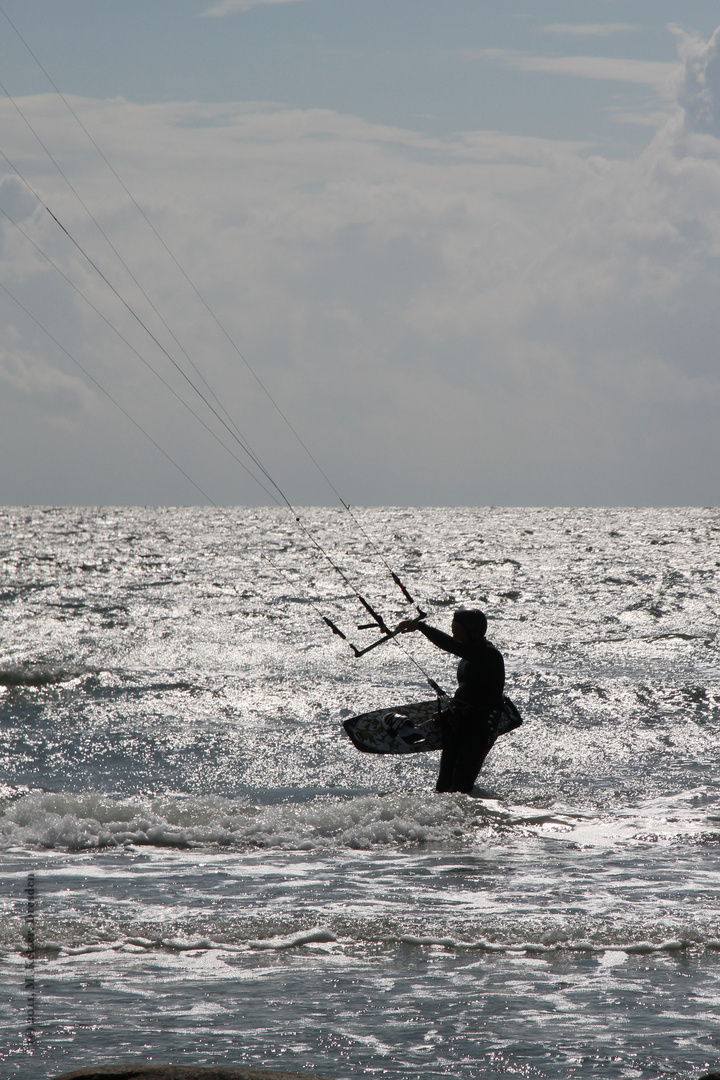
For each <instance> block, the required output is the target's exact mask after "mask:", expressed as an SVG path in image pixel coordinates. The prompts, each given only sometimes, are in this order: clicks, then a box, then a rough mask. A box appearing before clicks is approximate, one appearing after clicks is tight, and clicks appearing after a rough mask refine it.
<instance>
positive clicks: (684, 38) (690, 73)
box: [674, 27, 720, 137]
mask: <svg viewBox="0 0 720 1080" xmlns="http://www.w3.org/2000/svg"><path fill="white" fill-rule="evenodd" d="M674 31H675V34H676V36H677V38H678V51H679V53H680V56H681V58H682V60H683V76H682V80H681V83H680V87H679V90H678V101H679V103H680V105H681V106H682V108H683V110H684V112H685V118H686V123H687V126H688V128H689V129H690V130H692V131H696V132H699V133H706V134H708V135H714V136H715V137H720V27H719V28H718V29H717V30H716V31H715V33H714V34H713V35H712V37H711V38H710V40H709V41H708V42H704V41H702V39H700V38H698V37H695V36H690V35H688V34H685V33H683V31H682V30H680V29H678V28H674Z"/></svg>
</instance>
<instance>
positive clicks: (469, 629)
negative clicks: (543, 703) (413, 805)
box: [398, 608, 505, 793]
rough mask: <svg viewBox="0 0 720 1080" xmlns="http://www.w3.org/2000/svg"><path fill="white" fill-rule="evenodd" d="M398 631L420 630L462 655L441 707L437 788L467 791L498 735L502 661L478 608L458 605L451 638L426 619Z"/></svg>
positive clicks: (446, 649) (408, 621) (435, 642)
mask: <svg viewBox="0 0 720 1080" xmlns="http://www.w3.org/2000/svg"><path fill="white" fill-rule="evenodd" d="M398 630H399V631H400V632H401V633H403V634H407V633H410V632H412V631H413V630H419V631H420V633H421V634H424V635H425V637H426V638H427V639H428V641H431V642H432V643H433V645H436V646H437V648H438V649H442V650H443V651H444V652H449V653H452V654H453V655H454V656H459V657H460V663H459V664H458V669H457V678H458V688H457V690H456V691H455V695H454V697H453V699H452V704H451V705H450V707H449V708H448V709H444V710H443V716H442V735H443V751H442V755H441V757H440V771H439V773H438V778H437V783H436V785H435V790H436V791H462V792H466V793H467V792H470V791H472V789H473V785H474V784H475V781H476V779H477V776H478V773H479V772H480V769H481V767H482V764H483V762H484V760H485V758H486V757H487V755H488V753H489V751H490V749H491V748H492V745H493V743H494V742H495V739H496V737H497V727H496V721H497V720H498V719H499V716H500V710H501V709H502V705H503V689H504V687H505V663H504V661H503V658H502V654H501V653H500V651H499V650H498V649H496V648H495V646H494V645H492V644H491V643H490V642H489V641H488V640H487V638H486V637H485V633H486V631H487V618H486V617H485V614H484V612H482V611H480V610H478V609H471V608H459V609H458V610H457V611H456V612H455V614H454V616H453V621H452V637H451V636H450V635H449V634H445V633H444V632H443V631H442V630H437V629H436V628H435V627H434V626H428V625H427V623H425V622H418V621H417V620H411V619H406V620H404V621H403V622H401V623H400V625H399V626H398Z"/></svg>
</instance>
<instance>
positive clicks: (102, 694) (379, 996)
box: [0, 508, 720, 1080]
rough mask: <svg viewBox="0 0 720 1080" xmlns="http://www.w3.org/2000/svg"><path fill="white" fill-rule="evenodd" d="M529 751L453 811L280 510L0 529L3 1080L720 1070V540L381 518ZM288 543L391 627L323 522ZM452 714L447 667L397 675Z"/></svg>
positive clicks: (642, 527) (572, 522)
mask: <svg viewBox="0 0 720 1080" xmlns="http://www.w3.org/2000/svg"><path fill="white" fill-rule="evenodd" d="M359 517H360V518H361V519H362V523H363V526H364V527H365V529H366V530H367V531H368V533H369V534H371V536H372V537H373V539H374V540H375V541H376V543H377V545H378V546H379V547H380V548H381V549H382V551H383V553H384V554H385V556H386V557H387V558H388V560H389V561H390V562H391V564H392V565H393V567H394V568H395V569H396V570H398V571H399V572H400V574H401V576H402V578H403V580H404V581H405V583H406V584H407V586H408V587H409V588H410V590H411V592H413V593H415V594H417V598H418V600H419V601H420V602H421V603H422V604H423V606H425V607H426V608H427V610H428V611H429V612H430V618H431V620H432V621H433V622H435V623H436V624H437V625H439V626H441V627H443V628H445V629H448V627H449V622H450V617H451V612H452V609H453V607H454V606H455V605H458V604H461V603H462V604H467V605H481V606H483V607H484V608H485V610H486V611H487V612H488V615H489V617H490V630H489V636H490V637H491V639H492V640H493V641H494V642H495V643H496V644H497V645H498V646H499V647H500V648H501V649H502V651H503V653H504V655H505V658H506V666H507V671H508V692H509V693H510V694H511V696H512V697H513V699H514V700H515V702H516V703H517V704H518V706H519V707H520V709H521V711H522V713H523V715H524V717H525V724H524V726H523V727H522V728H521V729H519V730H518V731H515V732H513V733H511V734H510V735H508V736H505V737H503V738H502V739H501V740H500V741H499V742H498V744H497V746H496V747H495V748H494V750H493V751H492V753H491V755H490V757H489V759H488V762H487V764H486V766H485V767H484V769H483V772H482V773H481V776H480V780H479V786H478V787H477V788H476V791H475V793H474V794H473V796H471V797H467V796H461V795H444V796H438V795H436V794H435V793H434V791H433V787H434V779H435V773H436V771H437V763H438V755H437V754H428V755H423V754H418V755H411V756H405V757H376V756H373V755H362V754H359V753H358V752H357V751H356V750H354V749H353V747H352V745H351V744H350V742H349V740H348V739H347V738H346V736H345V735H344V733H343V731H342V727H341V721H342V719H343V718H344V717H346V716H348V715H351V714H352V713H356V712H361V711H363V710H365V709H369V708H374V707H378V706H381V705H389V704H393V703H399V702H402V701H411V700H421V699H423V698H427V697H428V696H429V693H430V692H429V690H428V686H427V684H426V682H425V681H424V676H423V674H422V672H421V670H420V669H419V668H418V667H416V666H415V665H414V664H413V662H412V660H411V659H410V658H409V657H408V655H407V654H406V653H405V652H404V651H403V650H402V649H401V648H399V647H395V646H393V645H385V646H383V647H382V648H379V649H376V650H374V651H373V652H371V653H369V654H368V655H367V656H366V657H363V658H362V659H360V660H356V659H354V658H353V656H352V653H351V651H350V650H349V649H348V647H347V645H346V644H345V643H344V642H342V641H341V640H340V639H339V638H338V637H335V636H333V635H331V633H330V632H329V630H328V628H327V627H326V626H325V624H324V623H323V622H322V615H327V616H329V617H330V618H331V619H332V620H333V621H334V622H336V623H337V624H338V625H339V626H340V627H341V628H342V629H343V630H344V631H345V632H346V633H347V635H348V637H349V638H350V639H351V640H352V641H354V642H355V643H356V644H358V645H361V646H362V645H364V644H367V643H369V642H370V641H371V640H373V637H374V636H375V635H374V632H373V631H372V630H358V629H357V626H358V623H365V622H367V621H368V617H367V613H366V612H364V611H363V609H362V608H361V607H360V606H359V604H358V602H357V600H356V598H355V596H354V594H353V592H352V590H351V588H350V587H349V586H346V585H345V584H344V582H343V581H342V580H341V579H340V578H339V577H337V576H336V575H334V574H333V573H332V572H331V571H329V570H328V569H327V565H326V564H325V563H324V561H323V559H322V557H321V556H320V555H319V553H318V550H317V548H316V547H314V546H313V545H312V544H311V543H310V541H309V540H308V539H307V537H303V536H302V534H301V535H300V537H298V535H297V534H296V532H295V530H294V526H293V522H292V521H291V520H288V518H286V517H285V516H283V514H282V513H281V512H280V511H270V510H242V509H238V510H232V511H228V512H220V511H207V510H201V509H117V510H115V509H109V510H89V509H81V510H77V509H47V510H46V509H27V508H19V509H5V510H3V511H0V560H1V566H2V577H1V579H0V602H1V604H2V639H1V642H0V650H1V651H0V717H1V724H0V859H1V860H2V876H1V884H0V903H1V904H2V908H1V911H2V922H1V924H0V964H1V965H2V980H1V983H0V1028H1V1029H2V1034H1V1036H0V1073H1V1074H2V1076H3V1077H5V1076H7V1077H9V1078H10V1077H12V1078H16V1077H17V1078H22V1080H26V1078H27V1080H29V1078H36V1077H40V1078H42V1077H48V1078H49V1077H52V1076H55V1075H56V1074H57V1073H59V1072H62V1071H64V1070H69V1069H71V1068H79V1067H82V1066H84V1065H89V1064H94V1063H96V1062H102V1061H116V1060H148V1059H150V1058H151V1059H152V1060H154V1061H176V1062H184V1063H219V1064H248V1065H253V1066H257V1067H261V1066H268V1067H273V1066H274V1067H278V1068H285V1069H298V1070H303V1069H316V1070H317V1071H318V1072H319V1073H321V1074H323V1075H325V1076H327V1077H329V1078H344V1077H348V1078H349V1077H355V1076H360V1075H366V1074H367V1075H377V1076H386V1077H389V1078H393V1077H398V1078H410V1077H421V1078H433V1077H446V1076H453V1077H467V1078H468V1080H470V1078H475V1077H478V1078H479V1077H483V1078H484V1077H488V1078H494V1077H500V1076H507V1075H518V1074H519V1075H522V1076H527V1077H538V1078H545V1077H548V1078H551V1077H552V1078H555V1077H557V1078H575V1077H586V1076H590V1075H598V1076H604V1077H608V1078H615V1077H638V1078H643V1080H644V1078H654V1077H665V1076H673V1077H675V1076H678V1077H696V1076H698V1075H699V1074H700V1073H701V1072H702V1071H703V1069H704V1068H707V1067H718V1066H719V1065H720V1027H719V1025H718V1015H719V1010H720V887H719V882H718V873H717V869H718V846H719V842H720V805H719V802H718V795H719V794H720V782H719V780H718V764H717V763H718V759H719V756H720V754H719V751H720V730H719V728H720V710H719V708H718V700H719V698H720V675H719V673H718V638H717V628H718V623H717V612H718V589H717V575H718V567H719V566H720V546H719V545H718V539H719V538H720V512H718V511H716V510H700V509H690V510H688V509H680V510H545V509H543V510H509V509H500V510H497V509H480V510H427V509H423V510H413V509H396V510H368V511H362V512H359ZM304 520H305V521H306V523H307V525H308V527H309V528H310V530H311V531H312V532H313V535H314V536H315V537H316V539H317V540H318V541H319V543H320V544H321V545H322V546H323V547H324V548H325V549H326V550H327V551H329V552H331V553H332V554H333V556H334V557H336V558H337V559H338V560H339V561H340V562H341V564H342V566H343V569H344V570H345V571H346V572H347V575H348V577H349V579H350V580H351V582H352V584H354V585H356V586H357V587H358V588H359V589H361V590H362V591H363V592H364V594H365V595H366V596H367V598H368V599H369V600H370V601H371V602H372V603H373V604H374V605H376V606H377V608H378V609H379V610H381V611H382V613H383V615H384V616H385V618H386V620H387V621H391V620H395V619H397V618H400V617H405V616H406V615H408V614H410V613H411V611H410V609H409V608H408V607H407V606H403V603H402V596H401V595H400V593H399V592H398V590H397V589H396V587H395V585H394V584H393V582H392V580H391V579H390V577H389V575H388V574H387V571H386V568H385V567H384V565H383V563H382V561H381V560H380V559H378V558H377V557H376V556H375V554H374V553H373V551H372V550H371V549H369V548H368V545H367V543H366V541H365V539H364V538H363V536H362V535H361V534H359V533H358V532H357V530H356V529H355V526H354V525H353V522H352V520H351V519H350V518H349V517H348V515H345V514H343V513H342V512H335V511H331V510H309V511H306V512H305V513H304ZM403 644H405V645H407V646H408V647H409V648H410V650H411V653H412V656H413V657H414V659H415V660H416V661H417V662H418V664H419V665H420V666H421V668H422V669H424V670H425V671H426V672H427V673H429V674H430V675H431V676H432V677H433V678H435V679H436V680H438V681H439V682H440V683H441V684H442V685H443V686H445V687H446V688H448V689H452V686H453V680H454V665H453V663H452V662H450V659H449V658H446V657H445V656H444V655H443V654H440V653H438V652H437V650H434V649H433V648H432V646H430V645H429V643H427V642H426V641H425V640H424V639H420V638H419V637H417V636H416V637H413V638H408V637H405V638H404V639H403Z"/></svg>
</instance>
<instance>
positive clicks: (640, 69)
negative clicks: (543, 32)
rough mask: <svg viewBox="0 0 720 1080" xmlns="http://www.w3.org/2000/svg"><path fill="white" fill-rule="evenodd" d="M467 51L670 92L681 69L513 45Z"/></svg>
mask: <svg viewBox="0 0 720 1080" xmlns="http://www.w3.org/2000/svg"><path fill="white" fill-rule="evenodd" d="M464 55H465V56H466V57H467V58H468V59H471V60H474V59H477V60H491V61H495V62H497V63H502V64H505V65H507V66H508V67H512V68H515V69H516V70H517V71H530V72H538V73H540V74H544V75H567V76H570V77H572V78H576V79H601V80H607V81H609V82H627V83H638V84H640V85H646V86H652V87H654V88H655V89H656V90H661V91H663V92H668V93H669V92H671V90H672V88H671V87H670V88H669V83H670V81H671V80H672V78H673V77H674V76H675V75H676V74H677V72H678V70H679V69H678V65H677V64H673V63H665V62H662V61H656V60H632V59H629V60H625V59H620V58H618V57H611V56H534V55H532V54H531V53H524V52H516V51H514V50H512V49H474V50H473V49H467V50H465V52H464Z"/></svg>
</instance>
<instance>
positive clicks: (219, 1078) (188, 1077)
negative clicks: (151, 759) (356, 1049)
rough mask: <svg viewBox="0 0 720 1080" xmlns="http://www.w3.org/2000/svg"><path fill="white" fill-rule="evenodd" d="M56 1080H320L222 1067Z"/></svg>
mask: <svg viewBox="0 0 720 1080" xmlns="http://www.w3.org/2000/svg"><path fill="white" fill-rule="evenodd" d="M55 1080H322V1077H320V1076H318V1074H317V1073H315V1072H312V1073H306V1072H305V1073H288V1072H268V1071H267V1070H266V1069H244V1068H239V1067H234V1068H233V1067H231V1066H225V1065H143V1064H142V1062H136V1063H135V1064H127V1065H91V1066H90V1068H86V1069H76V1070H75V1071H74V1072H69V1073H63V1074H62V1076H58V1077H56V1078H55Z"/></svg>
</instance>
